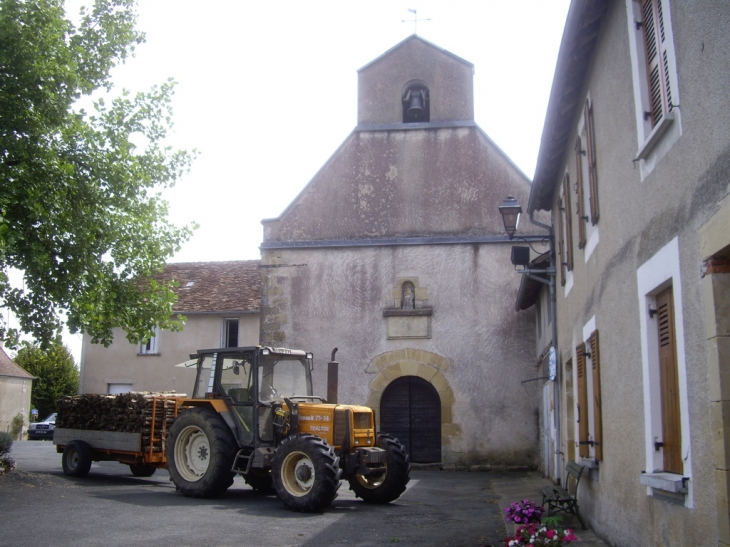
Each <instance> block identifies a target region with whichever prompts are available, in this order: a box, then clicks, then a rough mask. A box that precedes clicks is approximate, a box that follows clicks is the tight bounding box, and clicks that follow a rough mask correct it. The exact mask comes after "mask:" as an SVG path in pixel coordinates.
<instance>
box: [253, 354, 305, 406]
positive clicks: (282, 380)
mask: <svg viewBox="0 0 730 547" xmlns="http://www.w3.org/2000/svg"><path fill="white" fill-rule="evenodd" d="M309 395H312V379H311V377H310V375H309V363H308V361H307V359H306V358H305V357H301V356H295V355H266V356H263V358H262V360H261V365H260V366H259V400H260V401H261V402H271V401H274V400H276V399H281V398H283V397H287V398H291V397H296V396H300V397H304V396H309Z"/></svg>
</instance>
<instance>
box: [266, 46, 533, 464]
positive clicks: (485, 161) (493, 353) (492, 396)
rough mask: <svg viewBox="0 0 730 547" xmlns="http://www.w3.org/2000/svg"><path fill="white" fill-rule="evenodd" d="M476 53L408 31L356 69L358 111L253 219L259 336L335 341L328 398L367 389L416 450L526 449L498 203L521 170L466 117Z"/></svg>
mask: <svg viewBox="0 0 730 547" xmlns="http://www.w3.org/2000/svg"><path fill="white" fill-rule="evenodd" d="M473 75H474V66H473V65H472V64H471V63H469V62H468V61H465V60H464V59H461V58H459V57H457V56H456V55H454V54H452V53H450V52H448V51H446V50H444V49H442V48H440V47H438V46H436V45H434V44H432V43H430V42H428V41H426V40H424V39H423V38H421V37H419V36H416V35H412V36H410V37H409V38H407V39H406V40H404V41H402V42H401V43H399V44H398V45H396V46H395V47H393V48H392V49H390V50H389V51H387V52H385V53H384V54H383V55H381V56H380V57H378V58H377V59H375V60H373V61H372V62H370V63H369V64H367V65H366V66H364V67H362V68H361V69H360V70H359V71H358V123H357V126H356V127H355V128H354V130H353V131H352V133H351V134H350V135H349V136H348V137H347V138H346V139H345V141H344V142H343V143H342V145H341V146H340V147H339V148H338V149H337V150H336V151H335V152H334V154H333V155H332V156H331V157H330V159H329V160H328V161H327V162H326V163H325V164H324V166H323V167H322V168H321V169H320V170H319V172H318V173H317V174H316V175H315V176H314V178H313V179H312V180H311V181H310V182H309V183H308V184H307V185H306V186H305V187H304V189H303V190H302V192H301V193H300V194H299V196H297V198H296V199H295V200H294V201H293V202H292V203H291V204H290V205H289V206H288V207H287V208H286V210H285V211H284V212H283V213H282V214H281V215H280V216H279V217H278V218H274V219H266V220H264V221H263V226H264V240H263V244H262V246H261V251H262V301H261V342H262V343H263V344H268V345H276V346H285V347H298V348H302V349H306V350H308V351H313V352H314V355H315V369H314V384H315V385H314V388H315V393H317V394H321V395H326V376H327V365H326V363H327V362H328V361H329V360H330V356H331V352H332V349H333V348H335V347H337V348H339V352H338V353H337V356H336V359H337V361H339V362H340V367H339V402H342V403H357V404H366V405H368V406H370V407H372V408H373V409H374V410H375V413H376V419H377V421H378V429H379V430H382V431H386V432H389V433H392V434H394V435H396V436H397V437H398V438H399V439H400V440H401V442H403V443H404V445H405V446H406V448H407V449H408V451H409V452H410V455H411V460H412V461H413V462H416V463H435V462H441V463H443V464H444V465H446V466H449V467H453V466H457V467H462V466H480V465H535V464H537V463H538V460H539V458H538V448H537V444H538V443H537V439H538V418H537V416H538V413H537V407H538V404H539V399H537V398H535V397H534V396H529V395H528V394H527V393H526V391H525V390H524V389H523V387H522V385H521V383H520V382H521V381H522V380H525V379H528V378H534V377H537V376H540V373H539V371H538V370H537V369H536V368H535V356H534V344H533V343H526V342H525V341H526V340H534V334H535V331H534V329H535V326H534V316H533V314H532V312H528V313H522V314H516V313H514V302H515V297H516V285H517V283H516V282H515V281H516V274H515V273H514V269H513V266H512V265H511V262H510V245H509V244H508V240H507V236H506V235H504V228H503V225H502V220H501V216H500V214H499V211H498V206H499V204H500V203H501V202H502V200H503V199H504V198H505V197H506V196H508V195H512V196H515V198H516V199H517V200H518V201H520V202H522V203H526V202H527V197H528V193H529V191H530V180H529V179H528V178H527V177H526V176H525V175H524V174H523V173H522V172H521V171H520V170H519V169H518V168H517V167H516V166H515V165H514V164H513V163H512V162H511V161H510V159H509V158H508V157H507V156H505V154H504V153H503V152H502V151H501V150H500V149H499V147H498V146H497V145H496V144H495V143H494V142H493V141H492V140H491V139H490V138H489V137H488V136H487V135H486V133H484V131H483V130H482V129H481V128H479V127H478V126H477V125H476V123H475V122H474V93H473Z"/></svg>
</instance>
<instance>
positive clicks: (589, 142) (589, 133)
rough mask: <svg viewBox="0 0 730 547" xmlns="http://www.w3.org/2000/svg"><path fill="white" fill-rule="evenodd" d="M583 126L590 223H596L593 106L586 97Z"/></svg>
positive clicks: (596, 180) (596, 185)
mask: <svg viewBox="0 0 730 547" xmlns="http://www.w3.org/2000/svg"><path fill="white" fill-rule="evenodd" d="M583 119H584V124H585V125H584V127H585V131H586V159H587V160H588V183H589V188H588V192H589V193H588V201H589V202H590V206H591V224H593V225H594V226H595V225H596V224H597V223H598V173H597V171H596V142H595V134H594V132H593V107H592V106H591V102H590V101H589V100H588V99H586V102H585V105H584V107H583Z"/></svg>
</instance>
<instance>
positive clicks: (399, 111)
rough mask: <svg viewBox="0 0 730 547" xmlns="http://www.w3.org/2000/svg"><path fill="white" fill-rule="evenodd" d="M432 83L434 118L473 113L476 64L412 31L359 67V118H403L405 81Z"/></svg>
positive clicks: (397, 120)
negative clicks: (399, 41) (419, 36)
mask: <svg viewBox="0 0 730 547" xmlns="http://www.w3.org/2000/svg"><path fill="white" fill-rule="evenodd" d="M411 80H421V81H423V82H425V84H426V85H427V86H428V88H429V90H430V91H431V93H430V102H431V122H441V121H451V120H473V119H474V66H473V65H472V64H471V63H469V62H467V61H464V60H463V59H460V58H458V57H456V56H455V55H453V54H451V53H448V52H446V51H444V50H442V49H441V48H439V47H437V46H434V45H433V44H430V43H428V42H426V41H424V40H422V39H420V38H417V37H411V38H408V39H406V40H405V41H404V42H401V44H399V45H397V46H395V47H394V48H393V49H391V50H390V51H389V52H387V53H386V54H384V55H382V56H381V57H379V58H378V59H376V60H374V61H373V62H371V63H369V64H368V65H366V66H364V67H363V68H361V69H360V71H359V72H358V115H357V123H358V124H379V123H387V124H391V123H402V122H403V103H402V102H401V99H402V96H403V88H404V86H405V85H406V84H407V83H408V82H410V81H411Z"/></svg>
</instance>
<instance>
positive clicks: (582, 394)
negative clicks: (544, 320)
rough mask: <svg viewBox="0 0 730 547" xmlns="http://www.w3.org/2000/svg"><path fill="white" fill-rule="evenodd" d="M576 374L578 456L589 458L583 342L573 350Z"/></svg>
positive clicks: (586, 382) (586, 381)
mask: <svg viewBox="0 0 730 547" xmlns="http://www.w3.org/2000/svg"><path fill="white" fill-rule="evenodd" d="M575 352H576V354H577V360H576V361H577V368H576V370H577V373H578V446H579V448H578V455H579V456H580V457H582V458H588V457H589V456H590V449H589V447H588V378H587V371H586V345H585V343H584V342H581V343H580V344H578V345H577V346H576V348H575Z"/></svg>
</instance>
